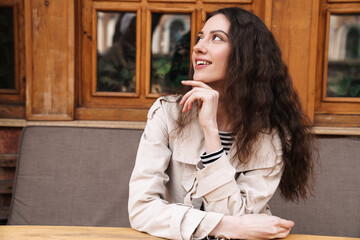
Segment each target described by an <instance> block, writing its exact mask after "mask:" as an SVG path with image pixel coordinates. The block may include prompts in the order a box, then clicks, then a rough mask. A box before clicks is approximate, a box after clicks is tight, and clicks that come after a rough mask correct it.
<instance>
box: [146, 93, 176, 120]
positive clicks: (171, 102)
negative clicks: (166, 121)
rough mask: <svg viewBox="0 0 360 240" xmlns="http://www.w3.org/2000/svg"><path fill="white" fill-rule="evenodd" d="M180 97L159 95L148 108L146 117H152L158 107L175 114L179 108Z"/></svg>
mask: <svg viewBox="0 0 360 240" xmlns="http://www.w3.org/2000/svg"><path fill="white" fill-rule="evenodd" d="M180 98H181V96H180V95H166V96H161V97H159V98H158V99H156V101H155V102H154V104H153V105H152V106H151V108H150V109H149V112H148V116H147V117H148V119H152V118H153V116H154V114H155V113H156V112H157V111H158V110H159V109H162V110H163V111H164V112H165V113H167V114H177V112H178V111H179V108H180V104H179V101H180Z"/></svg>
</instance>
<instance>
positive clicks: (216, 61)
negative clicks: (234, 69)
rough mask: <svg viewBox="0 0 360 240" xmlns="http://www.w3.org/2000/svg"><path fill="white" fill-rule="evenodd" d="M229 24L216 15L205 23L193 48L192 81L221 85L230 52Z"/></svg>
mask: <svg viewBox="0 0 360 240" xmlns="http://www.w3.org/2000/svg"><path fill="white" fill-rule="evenodd" d="M229 28H230V22H229V20H228V19H227V18H226V17H225V15H223V14H217V15H215V16H213V17H211V18H210V19H208V21H207V22H206V23H205V25H204V27H203V29H202V30H201V31H200V32H199V34H198V42H197V43H196V45H195V46H194V48H193V53H192V63H193V66H194V80H195V81H202V82H204V83H207V84H209V85H219V84H220V85H222V83H221V82H220V81H222V80H224V78H225V73H226V69H227V64H228V59H229V55H230V51H231V45H230V39H229V36H228V32H229Z"/></svg>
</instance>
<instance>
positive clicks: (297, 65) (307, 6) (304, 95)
mask: <svg viewBox="0 0 360 240" xmlns="http://www.w3.org/2000/svg"><path fill="white" fill-rule="evenodd" d="M318 11H319V0H291V1H272V14H271V21H270V20H268V22H270V23H271V30H272V32H273V33H274V35H275V38H276V39H277V41H278V42H279V45H280V48H281V50H282V53H283V59H284V61H285V63H286V64H287V66H288V68H289V72H290V74H291V76H292V79H293V83H294V86H295V88H296V89H297V91H298V93H299V97H300V100H301V102H302V105H303V108H304V111H305V112H306V113H307V114H308V115H309V117H310V118H311V119H313V117H314V102H315V79H316V67H315V66H316V49H317V28H318V14H319V13H318Z"/></svg>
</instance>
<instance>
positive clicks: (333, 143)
mask: <svg viewBox="0 0 360 240" xmlns="http://www.w3.org/2000/svg"><path fill="white" fill-rule="evenodd" d="M319 145H320V146H319V156H320V159H319V164H318V165H317V166H316V184H315V192H314V197H309V198H308V200H307V201H306V202H304V201H300V202H299V203H298V204H296V203H291V202H285V201H284V200H282V199H281V198H280V194H279V191H277V193H276V194H275V196H274V197H273V198H272V199H271V200H270V203H269V205H270V208H271V212H272V214H273V215H276V216H280V217H284V218H288V219H291V220H294V221H295V227H294V228H293V229H292V233H301V234H315V235H325V236H344V237H360V138H359V137H321V138H320V139H319Z"/></svg>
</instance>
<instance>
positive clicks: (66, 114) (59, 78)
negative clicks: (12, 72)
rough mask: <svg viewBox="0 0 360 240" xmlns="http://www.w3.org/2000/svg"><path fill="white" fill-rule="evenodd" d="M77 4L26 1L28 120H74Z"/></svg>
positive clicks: (70, 2) (40, 0) (38, 0)
mask: <svg viewBox="0 0 360 240" xmlns="http://www.w3.org/2000/svg"><path fill="white" fill-rule="evenodd" d="M74 27H75V21H74V1H51V0H45V1H44V0H27V1H25V38H26V39H25V40H26V43H25V44H26V75H27V86H26V117H27V119H29V120H72V119H73V111H74V65H75V63H74V57H75V49H74V45H75V38H74V34H75V33H74Z"/></svg>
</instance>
